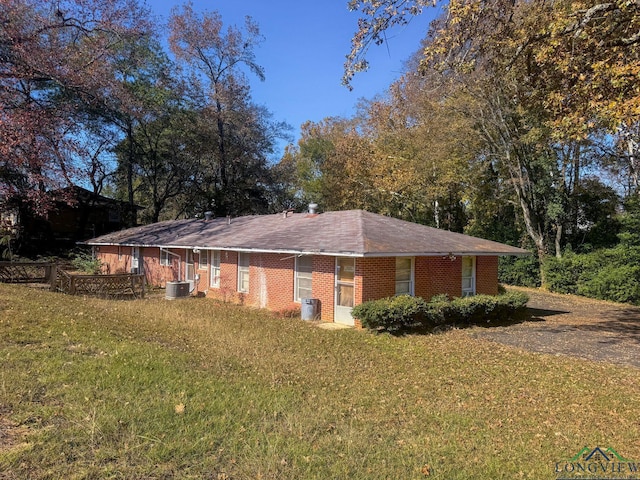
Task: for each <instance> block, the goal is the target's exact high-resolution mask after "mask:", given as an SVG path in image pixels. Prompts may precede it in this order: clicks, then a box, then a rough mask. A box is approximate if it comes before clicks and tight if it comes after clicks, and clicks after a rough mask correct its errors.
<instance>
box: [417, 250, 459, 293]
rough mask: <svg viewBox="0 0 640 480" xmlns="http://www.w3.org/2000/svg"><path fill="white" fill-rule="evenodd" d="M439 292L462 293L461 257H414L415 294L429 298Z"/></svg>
mask: <svg viewBox="0 0 640 480" xmlns="http://www.w3.org/2000/svg"><path fill="white" fill-rule="evenodd" d="M440 293H446V294H448V295H449V296H450V297H459V296H460V295H462V259H461V258H460V257H456V258H455V259H454V260H451V259H449V258H448V257H445V258H442V257H416V259H415V295H416V296H418V297H422V298H424V299H425V300H429V299H430V298H431V297H433V296H434V295H438V294H440Z"/></svg>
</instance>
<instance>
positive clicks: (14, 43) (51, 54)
mask: <svg viewBox="0 0 640 480" xmlns="http://www.w3.org/2000/svg"><path fill="white" fill-rule="evenodd" d="M0 18H1V19H2V21H1V24H0V83H1V88H0V157H1V158H2V169H1V179H0V180H1V182H2V190H3V192H2V193H3V195H4V196H5V198H11V197H20V198H21V199H22V200H23V201H25V202H26V203H27V204H28V205H29V206H30V208H31V209H33V210H34V211H35V212H39V213H43V212H45V211H46V210H47V209H48V208H49V207H50V206H51V205H50V203H48V200H47V199H48V198H49V197H48V196H47V195H45V192H46V191H47V190H48V189H51V188H56V187H59V186H62V185H69V184H71V183H73V182H74V180H75V179H76V178H77V176H78V170H77V166H76V165H74V163H73V160H74V159H75V158H77V157H78V156H80V155H83V154H84V153H85V150H84V149H83V142H82V133H81V126H82V122H81V121H79V120H80V119H81V115H82V114H81V113H80V112H81V111H82V110H83V109H84V108H85V107H88V106H94V107H95V106H96V105H97V103H99V101H100V99H101V98H103V95H102V93H103V92H105V91H107V90H109V89H110V87H111V85H112V81H113V80H114V75H113V71H112V66H113V58H114V57H113V54H114V52H115V50H116V49H117V48H118V47H119V46H120V45H122V44H124V43H126V42H129V41H133V40H134V39H135V38H138V37H139V36H140V35H141V34H144V33H145V32H146V30H147V27H148V25H147V23H146V20H145V18H146V14H145V12H144V11H142V10H141V9H140V8H139V7H138V6H137V4H136V3H135V2H133V1H129V0H114V1H111V0H91V1H89V2H87V1H81V0H67V1H56V2H54V1H44V2H43V1H39V2H35V1H32V0H5V1H3V2H2V3H1V4H0Z"/></svg>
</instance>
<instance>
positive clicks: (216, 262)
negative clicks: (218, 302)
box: [209, 250, 220, 288]
mask: <svg viewBox="0 0 640 480" xmlns="http://www.w3.org/2000/svg"><path fill="white" fill-rule="evenodd" d="M209 277H210V278H209V286H211V287H213V288H220V251H219V250H210V251H209Z"/></svg>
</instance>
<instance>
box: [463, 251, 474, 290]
mask: <svg viewBox="0 0 640 480" xmlns="http://www.w3.org/2000/svg"><path fill="white" fill-rule="evenodd" d="M465 258H470V259H471V276H466V277H465V276H464V275H462V274H463V273H464V267H463V265H464V260H465ZM460 270H461V272H460V274H461V276H462V284H461V289H462V296H463V297H473V296H474V295H475V294H476V257H475V256H465V257H462V263H461V264H460ZM465 279H470V280H471V286H470V287H468V288H465V287H464V284H465Z"/></svg>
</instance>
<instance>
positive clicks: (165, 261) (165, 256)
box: [160, 248, 171, 267]
mask: <svg viewBox="0 0 640 480" xmlns="http://www.w3.org/2000/svg"><path fill="white" fill-rule="evenodd" d="M160 265H162V266H163V267H169V266H170V265H171V259H170V258H169V251H168V250H165V249H164V248H161V249H160Z"/></svg>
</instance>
